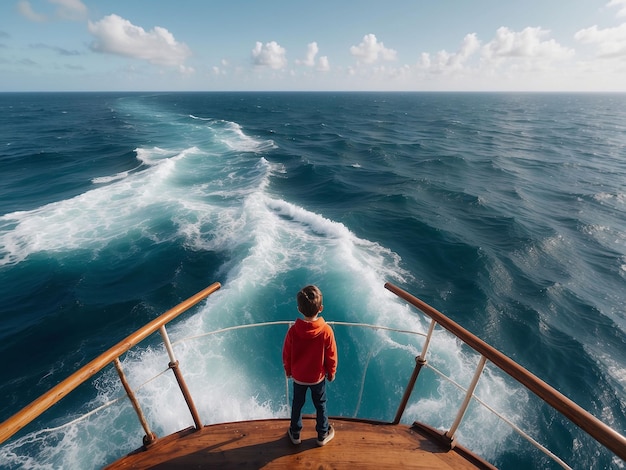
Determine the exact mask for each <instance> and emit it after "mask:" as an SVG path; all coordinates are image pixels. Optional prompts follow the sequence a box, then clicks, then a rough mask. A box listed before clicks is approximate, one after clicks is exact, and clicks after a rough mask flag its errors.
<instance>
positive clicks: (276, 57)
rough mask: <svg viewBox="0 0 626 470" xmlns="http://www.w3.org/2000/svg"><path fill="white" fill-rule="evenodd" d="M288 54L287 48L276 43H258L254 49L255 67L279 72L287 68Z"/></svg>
mask: <svg viewBox="0 0 626 470" xmlns="http://www.w3.org/2000/svg"><path fill="white" fill-rule="evenodd" d="M286 54H287V51H286V50H285V48H284V47H281V46H280V45H279V44H278V43H277V42H276V41H272V42H268V43H266V44H265V45H263V44H262V43H260V42H258V41H257V43H256V45H255V46H254V49H252V62H253V63H254V65H258V66H262V67H270V68H271V69H274V70H279V69H283V68H285V67H286V66H287V57H286Z"/></svg>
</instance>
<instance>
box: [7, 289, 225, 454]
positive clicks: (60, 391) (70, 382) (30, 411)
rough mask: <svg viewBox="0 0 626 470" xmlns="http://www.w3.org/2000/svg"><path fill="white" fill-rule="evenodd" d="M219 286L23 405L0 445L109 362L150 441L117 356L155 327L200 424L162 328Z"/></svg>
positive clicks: (192, 411)
mask: <svg viewBox="0 0 626 470" xmlns="http://www.w3.org/2000/svg"><path fill="white" fill-rule="evenodd" d="M220 287H221V285H220V283H219V282H216V283H214V284H211V285H210V286H209V287H207V288H205V289H204V290H202V291H200V292H198V293H197V294H195V295H193V296H191V297H189V298H188V299H187V300H185V301H183V302H181V303H180V304H178V305H177V306H176V307H174V308H172V309H170V310H168V311H167V312H165V313H164V314H162V315H160V316H159V317H158V318H155V319H154V320H152V321H151V322H150V323H148V324H146V325H145V326H143V327H142V328H140V329H139V330H137V331H135V332H134V333H133V334H131V335H130V336H128V337H127V338H126V339H124V340H122V341H120V342H119V343H117V344H116V345H115V346H113V347H112V348H110V349H109V350H107V351H105V352H104V353H102V354H100V355H99V356H98V357H97V358H95V359H94V360H93V361H91V362H90V363H88V364H86V365H85V366H83V367H81V368H80V369H79V370H78V371H76V372H74V373H73V374H72V375H70V376H69V377H68V378H66V379H65V380H63V381H62V382H61V383H59V384H58V385H57V386H55V387H53V388H52V389H50V390H49V391H48V392H46V393H45V394H43V395H42V396H40V397H39V398H38V399H36V400H35V401H34V402H32V403H31V404H30V405H28V406H26V407H25V408H23V409H22V410H21V411H18V412H17V413H16V414H14V415H13V416H12V417H10V418H9V419H7V420H6V421H5V422H4V423H2V424H1V425H0V444H1V443H3V442H4V441H6V440H7V439H9V438H10V437H11V436H13V435H14V434H15V433H16V432H18V431H19V430H20V429H22V428H23V427H24V426H26V425H27V424H28V423H30V422H31V421H33V420H34V419H36V418H37V417H38V416H39V415H41V414H42V413H43V412H44V411H46V410H47V409H48V408H50V407H51V406H53V405H54V404H55V403H57V402H59V401H60V400H61V399H62V398H63V397H65V396H66V395H68V394H69V393H70V392H71V391H72V390H74V389H75V388H76V387H78V386H79V385H81V384H82V383H83V382H85V381H86V380H88V379H89V378H91V377H92V376H93V375H95V374H97V373H98V372H99V371H101V370H102V369H103V368H104V367H106V366H107V365H109V364H111V363H112V362H113V363H114V364H115V367H116V369H117V371H118V373H119V375H120V380H121V381H122V384H123V385H124V388H125V389H126V392H127V394H128V396H129V398H130V400H131V402H132V404H133V407H134V408H135V411H136V412H137V414H138V416H139V420H140V421H141V424H142V426H143V427H144V430H145V431H146V438H144V442H146V443H150V442H152V441H153V440H154V439H155V436H154V434H152V432H151V431H150V429H149V427H148V425H147V423H146V422H145V419H144V418H143V413H141V409H140V408H139V405H138V403H137V401H136V400H135V399H134V395H133V394H132V391H131V390H130V387H127V382H126V379H125V377H124V374H123V372H122V370H121V365H120V361H119V357H120V356H121V355H122V354H124V353H125V352H127V351H128V350H129V349H131V348H132V347H133V346H135V345H136V344H138V343H140V342H141V341H143V340H144V339H146V338H147V337H148V336H150V335H151V334H152V333H154V332H156V331H157V330H160V331H161V335H162V336H163V341H164V343H165V346H166V348H167V349H168V354H169V355H170V367H171V368H172V369H173V371H174V374H175V375H176V379H177V380H178V383H179V385H180V387H181V391H182V393H183V395H184V397H185V401H186V402H187V404H188V406H189V410H190V412H191V414H192V416H193V418H194V422H195V424H196V427H197V428H198V427H201V422H200V420H199V417H198V416H197V412H196V411H195V406H194V405H193V401H191V397H190V395H189V393H188V390H187V389H186V385H185V383H184V380H183V379H182V375H181V374H180V370H179V369H178V362H177V361H176V360H175V358H174V356H173V352H172V351H171V346H170V344H169V339H168V338H167V333H166V331H165V325H166V324H167V323H169V322H170V321H172V320H173V319H174V318H176V317H177V316H179V315H180V314H181V313H183V312H185V311H186V310H188V309H189V308H191V307H193V306H194V305H196V304H197V303H198V302H200V301H202V300H204V299H205V298H207V297H208V296H209V295H211V294H212V293H213V292H215V291H216V290H218V289H219V288H220Z"/></svg>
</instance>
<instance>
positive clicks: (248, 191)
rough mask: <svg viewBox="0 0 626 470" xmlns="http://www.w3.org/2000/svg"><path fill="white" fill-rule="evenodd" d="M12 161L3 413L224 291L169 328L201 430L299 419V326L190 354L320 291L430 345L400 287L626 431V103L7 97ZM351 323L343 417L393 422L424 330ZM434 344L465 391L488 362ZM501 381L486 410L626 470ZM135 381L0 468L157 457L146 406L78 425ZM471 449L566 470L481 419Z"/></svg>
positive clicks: (2, 246) (175, 410) (423, 395)
mask: <svg viewBox="0 0 626 470" xmlns="http://www.w3.org/2000/svg"><path fill="white" fill-rule="evenodd" d="M0 165H1V166H0V171H1V174H2V177H1V179H0V281H1V282H0V299H1V302H0V352H1V355H2V357H3V358H4V360H3V367H2V372H1V376H2V380H1V381H0V397H1V398H2V400H1V401H0V420H1V421H4V420H5V419H7V418H9V417H10V416H11V415H13V414H14V413H15V412H16V411H17V410H19V409H20V408H22V407H24V406H26V405H27V404H28V403H30V402H31V401H32V400H34V399H35V398H37V397H38V396H39V395H40V394H42V393H44V392H45V391H46V390H48V389H49V388H50V387H52V386H54V385H55V384H57V383H58V382H60V381H61V380H62V379H63V378H65V377H66V376H68V375H69V374H71V373H72V372H74V371H75V370H77V369H78V368H79V367H80V366H82V365H84V364H86V363H87V362H89V361H90V360H91V359H93V358H94V357H96V356H97V355H98V354H99V353H101V352H103V351H104V350H106V349H107V348H109V347H110V346H112V345H114V344H115V343H117V342H118V341H120V340H121V339H123V338H124V337H125V336H127V335H128V334H130V333H131V332H133V331H134V330H135V329H137V328H139V327H140V326H142V325H143V324H145V323H147V322H148V321H150V320H152V319H153V318H155V317H156V316H157V315H159V314H160V313H163V312H165V311H166V310H168V309H169V308H171V307H173V306H174V305H176V304H177V303H179V302H180V301H182V300H184V299H186V298H187V297H189V296H191V295H192V294H194V293H196V292H198V291H199V290H201V289H203V288H204V287H206V286H208V285H209V284H211V283H213V282H216V281H217V282H220V283H222V288H221V289H220V290H219V291H218V292H217V293H215V294H213V295H212V296H211V297H210V298H209V299H208V300H207V301H206V302H203V303H201V304H200V305H199V306H198V307H196V308H194V309H192V310H191V311H190V312H187V313H185V314H183V315H182V316H181V317H180V318H179V319H177V320H176V321H175V322H173V324H172V325H171V327H169V328H168V331H169V332H170V336H171V337H172V341H174V342H175V346H174V348H175V350H176V353H177V357H178V358H179V360H180V364H181V370H182V372H183V375H184V376H185V378H186V380H187V382H188V384H189V386H190V389H191V390H192V393H193V394H194V398H195V400H196V405H197V407H198V410H199V414H200V415H201V417H202V419H203V422H204V423H205V424H208V423H214V422H222V421H233V420H240V419H252V418H272V417H286V416H287V414H288V405H287V398H286V383H285V379H284V373H283V371H282V364H281V357H280V350H281V347H282V340H283V338H284V335H285V333H286V328H287V327H286V326H284V325H278V326H276V327H266V328H262V329H257V330H250V331H249V332H248V331H245V332H240V333H234V332H232V333H231V332H229V333H224V334H221V335H215V336H210V337H202V338H198V339H194V340H188V341H182V339H183V338H186V337H189V336H194V335H196V334H198V333H199V332H202V331H211V330H214V329H219V328H225V327H229V326H233V325H238V324H247V323H257V322H266V321H281V320H295V319H296V318H297V317H298V313H297V311H296V307H295V295H296V293H297V291H298V290H299V289H300V288H301V287H303V286H304V285H306V284H310V283H312V284H317V285H318V286H319V287H320V288H321V290H322V292H323V293H324V312H323V315H324V317H325V319H326V320H327V321H336V322H357V323H368V324H379V325H385V326H389V327H393V328H399V329H410V330H415V331H422V332H423V331H426V330H427V328H428V322H427V320H426V319H424V318H423V316H421V315H419V314H418V312H417V311H416V310H415V309H413V308H409V307H408V306H407V305H406V304H405V303H404V302H402V301H399V300H398V299H396V298H395V296H393V295H392V294H391V293H389V292H388V291H387V290H386V289H384V287H383V286H384V283H385V282H387V281H390V282H392V283H394V284H396V285H398V286H399V287H402V288H403V289H405V290H407V291H409V292H411V293H412V294H414V295H416V296H417V297H419V298H421V299H423V300H424V301H426V302H427V303H429V304H430V305H432V306H433V307H435V308H437V309H438V310H440V311H442V312H443V313H445V314H446V315H448V316H449V317H450V318H452V319H453V320H454V321H456V322H457V323H459V324H461V325H462V326H463V327H465V328H466V329H468V330H469V331H471V332H472V333H474V334H476V335H478V336H479V337H481V338H482V339H484V340H485V341H486V342H487V343H489V344H491V345H492V346H494V347H496V348H497V349H499V350H501V351H502V352H503V353H504V354H506V355H507V356H509V357H511V358H512V359H514V360H515V361H517V362H519V363H520V364H521V365H522V366H524V367H526V368H527V369H529V370H530V371H531V372H532V373H534V374H535V375H537V376H539V377H540V378H541V379H543V380H545V381H546V382H548V383H549V384H550V385H552V386H553V387H555V388H556V389H557V390H559V391H560V392H562V393H563V394H565V395H566V396H568V397H569V398H571V399H572V400H574V401H576V402H577V403H578V404H579V405H581V406H582V407H583V408H585V409H586V410H588V411H589V412H590V413H592V414H593V415H595V416H596V417H598V418H600V419H601V420H602V421H604V422H605V423H607V424H608V425H610V426H611V427H613V428H614V429H616V430H617V431H618V432H620V433H622V434H626V282H625V281H626V95H624V94H566V93H563V94H549V93H543V94H542V93H331V92H325V93H287V92H285V93H252V92H250V93H10V94H7V93H4V94H0ZM334 328H335V331H336V335H337V341H338V348H339V368H338V373H337V380H336V381H335V382H333V383H332V384H329V388H328V390H329V405H328V406H329V413H330V414H331V415H341V416H354V415H355V414H358V415H359V416H364V417H368V418H372V419H384V420H392V419H393V417H394V413H395V410H396V407H397V405H398V403H399V397H400V396H401V394H402V390H403V387H404V386H405V385H406V383H407V382H408V379H409V377H410V375H411V371H412V368H413V365H414V358H415V356H416V355H418V354H419V353H420V351H421V347H422V343H423V339H422V338H421V337H414V336H411V335H402V334H400V333H392V332H384V331H378V332H375V331H373V332H372V331H370V332H368V333H363V334H361V333H359V334H355V333H352V332H351V331H350V330H349V329H347V328H342V327H341V326H339V325H337V326H335V327H334ZM429 354H430V357H429V360H430V361H431V362H433V363H435V364H436V366H437V367H438V368H440V369H442V370H444V371H446V372H448V373H450V374H451V376H452V377H453V379H454V380H455V381H457V382H458V383H460V384H461V385H463V386H467V385H468V383H469V381H470V380H471V377H472V375H473V372H474V368H475V366H476V363H477V362H478V358H477V357H476V355H475V354H473V353H472V351H470V350H469V349H468V348H466V347H464V346H462V345H460V344H459V343H458V342H457V341H455V340H453V339H451V338H450V337H448V336H446V335H445V334H444V333H443V332H440V333H436V338H435V339H434V340H433V344H432V345H431V348H430V352H429ZM122 362H123V367H124V369H125V371H126V373H127V375H128V376H129V380H130V381H131V385H132V386H133V387H136V388H139V387H140V386H143V384H144V382H146V381H148V379H149V378H151V377H152V376H155V375H157V374H159V373H160V372H161V371H163V370H164V369H167V358H166V354H165V352H164V349H163V346H162V343H161V342H160V339H159V337H158V335H155V336H152V337H150V338H149V339H148V340H146V341H145V342H144V343H141V345H140V346H139V347H138V348H136V349H135V350H133V351H132V352H131V353H130V354H128V355H126V356H124V357H123V361H122ZM171 375H172V374H171V373H169V374H163V375H162V376H160V377H159V378H158V379H156V380H155V381H154V382H150V385H147V386H146V388H141V391H140V393H139V394H140V401H141V403H142V406H143V407H144V411H145V412H146V415H147V418H148V421H149V422H150V423H151V426H152V427H153V429H154V431H155V432H156V433H157V434H158V435H164V434H166V433H170V432H173V431H175V430H177V429H181V428H184V427H188V426H191V425H193V421H192V419H191V416H190V415H189V413H188V411H186V408H185V405H184V402H183V400H182V398H181V397H180V395H179V394H178V393H177V389H176V386H175V383H174V381H173V379H172V377H171ZM424 375H425V377H426V378H428V377H430V378H431V379H432V380H431V381H430V382H427V381H425V382H421V381H418V384H417V387H416V391H415V393H414V396H413V398H412V400H411V401H410V402H409V406H408V408H407V411H406V413H405V415H404V416H403V422H405V423H409V424H410V423H411V422H413V421H414V420H420V421H424V422H426V423H428V424H430V425H432V426H435V427H437V428H440V429H447V428H449V426H450V425H451V423H452V421H453V419H454V415H455V413H456V409H457V408H456V407H458V404H459V402H460V400H461V399H462V395H461V394H460V392H458V391H455V390H456V389H455V388H454V387H453V386H452V387H451V386H449V385H446V384H445V383H440V382H439V381H438V379H437V376H436V375H435V374H434V372H432V371H430V369H428V370H426V372H424ZM483 377H484V378H483V379H482V380H481V382H480V383H479V387H478V388H477V390H476V395H477V396H479V397H480V398H481V400H484V401H485V402H487V403H488V404H489V405H490V406H491V407H493V408H494V409H496V410H497V411H498V412H499V413H502V414H503V415H504V416H506V417H507V419H510V420H511V421H513V422H514V423H516V424H517V425H519V426H520V427H522V428H523V429H524V430H525V431H526V432H528V434H530V435H531V436H532V437H533V438H535V439H536V440H537V441H539V442H540V443H541V444H543V445H546V446H547V447H548V448H549V449H550V450H552V451H553V452H554V453H555V454H557V455H558V456H559V457H561V458H562V459H563V460H564V461H565V462H567V463H569V464H570V465H571V466H572V467H573V468H584V469H592V468H593V469H600V468H624V467H625V463H624V462H623V461H622V460H621V459H618V458H617V457H614V456H613V454H611V453H610V452H609V451H607V450H606V449H605V448H604V447H602V446H601V445H598V444H595V443H594V442H590V440H589V439H588V438H587V437H586V436H585V435H584V433H581V432H580V431H578V430H577V429H576V428H575V427H574V426H572V425H571V424H570V423H569V422H567V420H564V419H562V418H560V417H559V416H557V415H556V414H555V413H554V412H552V411H551V410H549V409H548V408H547V407H546V406H544V405H543V404H542V403H541V402H539V400H538V399H536V397H534V396H533V395H532V394H530V393H529V392H525V391H524V390H521V389H520V388H519V387H518V386H516V384H515V383H513V382H512V381H511V380H509V379H507V378H506V377H503V376H502V375H501V374H498V373H497V371H496V370H495V369H494V368H493V367H490V366H489V365H488V366H487V369H486V370H485V372H483ZM420 379H421V377H420ZM150 387H152V392H154V393H151V394H150V395H151V397H148V395H149V394H148V393H147V392H146V393H145V394H144V393H143V390H147V389H149V388H150ZM451 388H452V390H450V389H451ZM122 392H123V391H122V390H121V388H120V385H119V381H118V380H117V376H116V372H115V370H114V369H113V368H112V367H111V366H109V367H108V368H107V369H105V370H104V371H103V373H102V374H100V375H97V376H96V377H95V378H94V379H92V380H90V381H88V383H87V384H85V385H84V386H81V387H79V388H78V389H77V391H76V392H75V393H73V394H72V395H70V396H68V397H66V398H65V399H63V400H62V401H61V402H60V403H59V404H58V405H56V406H55V407H53V408H52V409H51V410H49V411H48V412H46V413H45V414H44V415H43V416H42V417H41V418H39V419H38V420H36V421H35V422H34V423H33V424H32V425H30V426H29V427H27V428H25V429H24V430H22V431H21V432H20V433H18V434H17V435H16V436H15V437H13V438H12V439H11V440H9V441H7V442H6V443H4V444H3V445H1V446H0V467H1V468H32V469H40V468H42V469H43V468H46V469H48V468H69V469H88V468H101V467H102V466H103V465H106V464H107V463H110V462H112V461H113V460H115V459H116V458H117V457H119V456H121V455H123V454H124V453H127V452H129V451H131V450H134V449H135V448H137V447H139V446H140V445H141V438H142V436H143V432H142V429H141V427H140V426H139V423H138V421H137V419H136V417H135V416H134V414H133V412H132V409H131V408H130V405H129V404H128V402H127V400H119V401H116V402H115V403H114V404H113V405H112V406H110V407H107V408H104V409H103V410H100V411H97V412H95V413H93V414H92V415H90V416H89V417H88V418H85V419H82V420H77V418H79V417H80V416H81V415H83V414H85V413H86V412H88V411H89V410H93V409H96V408H97V407H99V406H100V405H102V404H105V403H108V402H109V401H113V400H115V399H116V398H117V397H118V396H120V395H121V394H122ZM144 395H145V396H144ZM142 400H143V401H142ZM309 405H310V403H309V404H307V406H309ZM305 412H307V413H312V412H313V410H312V407H310V408H305ZM458 441H459V442H460V443H461V444H464V445H466V446H467V447H470V448H472V449H474V450H476V451H477V452H478V453H479V454H480V455H482V456H484V457H486V458H488V459H489V460H491V461H492V462H493V463H494V464H495V465H497V466H499V467H500V468H503V469H525V468H528V469H531V468H532V469H535V468H559V467H558V466H557V465H556V464H555V463H553V462H552V461H551V460H548V459H547V458H546V457H545V456H544V455H543V454H542V453H540V452H539V451H537V450H536V449H535V448H534V447H533V446H531V445H530V444H528V443H527V442H526V441H525V440H524V439H522V438H520V437H519V436H518V434H517V433H515V432H513V431H512V430H511V428H510V427H508V426H507V425H504V424H503V423H502V422H501V421H499V420H497V419H495V420H494V419H493V418H492V417H490V416H485V413H483V412H481V410H480V407H477V406H473V407H471V408H470V410H469V412H468V416H467V418H466V419H465V420H464V422H463V424H462V426H461V427H460V429H459V431H458Z"/></svg>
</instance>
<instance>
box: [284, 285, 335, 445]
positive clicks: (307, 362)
mask: <svg viewBox="0 0 626 470" xmlns="http://www.w3.org/2000/svg"><path fill="white" fill-rule="evenodd" d="M296 300H297V301H298V311H299V312H300V313H301V314H302V315H304V319H300V318H298V319H297V320H296V323H295V324H294V325H293V326H292V327H291V328H289V331H287V336H286V337H285V343H284V345H283V366H284V367H285V374H287V377H292V378H293V401H292V404H291V425H290V427H289V430H288V431H287V434H288V435H289V439H291V442H292V443H294V444H300V442H301V440H300V431H301V430H302V407H303V406H304V402H305V400H306V391H307V389H308V388H310V389H311V398H312V399H313V405H314V406H315V410H316V411H317V416H316V418H317V420H316V425H315V430H316V431H317V445H319V446H323V445H326V444H327V443H328V442H330V440H331V439H332V438H333V437H335V430H334V429H333V427H332V426H331V425H329V423H328V416H327V414H326V378H328V381H329V382H332V381H333V380H335V372H336V371H337V345H336V343H335V335H334V333H333V330H332V329H331V327H330V325H328V324H327V323H326V321H325V320H324V319H323V318H322V317H320V316H319V314H320V313H321V312H322V310H323V309H324V305H323V304H322V292H321V291H320V290H319V289H318V288H317V287H316V286H306V287H305V288H303V289H302V290H301V291H300V292H298V295H297V296H296Z"/></svg>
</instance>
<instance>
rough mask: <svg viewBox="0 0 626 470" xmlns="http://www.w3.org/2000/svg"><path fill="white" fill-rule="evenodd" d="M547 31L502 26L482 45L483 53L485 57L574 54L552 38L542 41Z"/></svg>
mask: <svg viewBox="0 0 626 470" xmlns="http://www.w3.org/2000/svg"><path fill="white" fill-rule="evenodd" d="M549 33H550V32H549V31H546V30H543V29H541V28H533V27H527V28H524V29H523V30H522V31H520V32H515V31H511V30H510V29H509V28H506V27H504V26H503V27H501V28H498V30H497V31H496V37H495V38H494V39H493V40H492V41H491V42H489V43H488V44H486V45H485V46H484V47H483V55H484V57H485V58H487V59H492V58H493V59H498V58H546V59H565V58H568V57H571V56H572V55H573V54H574V51H573V50H571V49H568V48H566V47H563V46H561V45H560V44H559V43H557V42H556V41H555V40H554V39H549V40H545V41H544V40H543V38H544V37H546V36H548V35H549Z"/></svg>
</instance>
